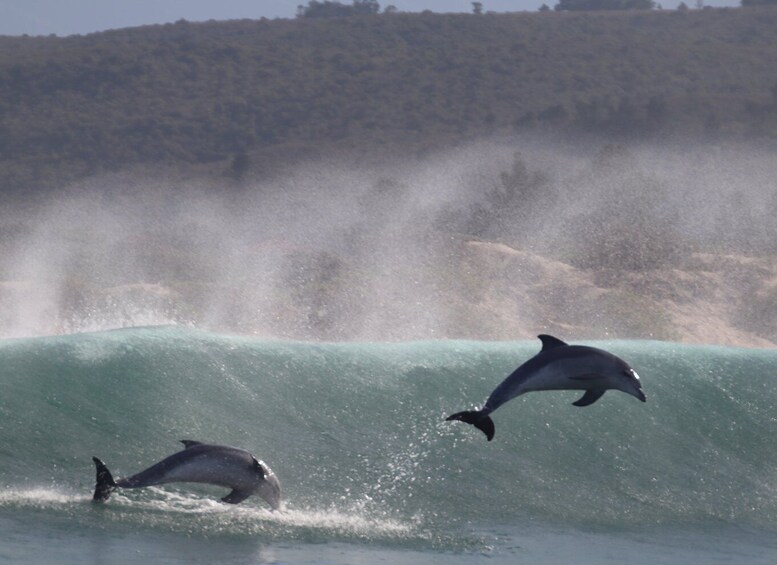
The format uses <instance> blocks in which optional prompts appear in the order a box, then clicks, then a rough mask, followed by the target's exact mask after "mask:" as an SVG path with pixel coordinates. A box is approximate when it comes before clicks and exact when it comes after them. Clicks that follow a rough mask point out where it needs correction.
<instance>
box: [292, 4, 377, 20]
mask: <svg viewBox="0 0 777 565" xmlns="http://www.w3.org/2000/svg"><path fill="white" fill-rule="evenodd" d="M378 12H380V4H379V3H378V2H377V0H353V4H351V5H350V6H348V5H346V4H342V3H341V2H332V1H330V0H324V1H323V2H320V1H319V0H310V1H309V2H308V5H307V6H303V5H302V4H300V5H299V6H297V17H298V18H345V17H348V16H357V15H371V14H377V13H378Z"/></svg>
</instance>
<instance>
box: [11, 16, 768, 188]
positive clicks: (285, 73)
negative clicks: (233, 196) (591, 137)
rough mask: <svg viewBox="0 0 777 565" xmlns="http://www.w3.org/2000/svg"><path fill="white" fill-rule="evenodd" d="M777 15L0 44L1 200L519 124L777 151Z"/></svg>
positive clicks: (344, 23) (301, 29)
mask: <svg viewBox="0 0 777 565" xmlns="http://www.w3.org/2000/svg"><path fill="white" fill-rule="evenodd" d="M775 45H777V10H774V9H771V8H768V7H762V8H759V7H754V8H749V9H722V10H691V11H684V12H679V11H651V12H644V11H617V12H595V13H592V12H542V13H516V14H484V15H474V14H432V13H422V14H401V13H390V14H377V15H369V16H358V17H349V18H336V19H316V18H298V19H296V20H274V21H269V20H261V21H247V20H245V21H232V22H223V23H219V22H209V23H201V24H191V23H187V22H185V21H180V22H178V23H176V24H169V25H164V26H148V27H142V28H132V29H124V30H116V31H110V32H105V33H99V34H91V35H87V36H73V37H67V38H57V37H35V38H31V37H0V190H2V191H3V192H6V193H8V192H10V191H14V190H24V189H27V188H30V187H45V186H58V185H61V184H62V183H64V182H67V181H69V180H73V179H76V178H79V177H83V176H86V175H89V174H93V173H99V172H104V171H112V170H118V169H123V168H127V167H131V166H133V165H144V166H148V165H153V164H158V165H161V166H169V165H185V166H192V165H197V166H205V167H207V166H209V164H212V163H222V164H225V166H229V164H231V165H232V167H233V173H234V175H235V176H240V175H241V174H242V173H243V172H244V171H245V170H246V169H247V168H249V167H256V166H260V167H261V166H262V159H261V158H262V156H267V155H272V161H273V162H277V161H278V160H283V159H292V158H293V157H294V156H295V155H296V154H297V152H299V151H303V150H304V149H305V148H309V147H320V146H330V145H337V144H340V145H345V146H359V147H366V146H370V147H376V148H384V150H388V149H390V148H394V147H396V146H398V145H404V144H408V143H420V144H425V145H427V146H431V145H435V144H437V145H440V144H445V143H449V142H451V141H455V140H461V139H467V138H473V137H476V136H480V135H488V134H493V133H510V132H515V131H525V130H530V129H532V128H535V129H541V130H549V129H551V130H561V131H583V132H589V133H590V132H593V133H603V134H606V135H608V136H651V135H652V136H654V135H659V134H661V135H663V134H667V133H682V134H690V135H698V134H704V135H716V136H738V137H751V136H753V137H761V138H764V137H766V138H772V139H773V138H775V137H777V83H776V82H775V81H777V57H775ZM268 160H269V159H268Z"/></svg>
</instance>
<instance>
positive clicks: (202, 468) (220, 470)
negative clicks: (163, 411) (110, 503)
mask: <svg viewBox="0 0 777 565" xmlns="http://www.w3.org/2000/svg"><path fill="white" fill-rule="evenodd" d="M181 443H182V444H184V450H183V451H179V452H178V453H173V454H172V455H171V456H169V457H167V458H165V459H162V460H161V461H160V462H159V463H156V464H155V465H152V466H151V467H149V468H148V469H146V470H145V471H141V472H140V473H137V474H135V475H132V476H131V477H127V478H125V479H118V480H114V478H113V476H112V475H111V472H110V471H109V470H108V467H106V466H105V463H103V462H102V461H100V460H99V459H98V458H97V457H92V461H94V464H95V467H97V484H95V487H94V496H93V497H92V500H94V501H95V502H104V501H106V500H108V498H109V497H110V496H111V492H113V490H114V489H116V488H142V487H150V486H154V485H162V484H165V483H177V482H184V483H206V484H211V485H218V486H223V487H227V488H231V489H232V492H230V493H229V494H228V495H227V496H225V497H224V498H222V499H221V500H222V501H224V502H228V503H230V504H238V503H240V502H243V501H244V500H245V499H246V498H248V497H249V496H251V495H252V494H258V495H259V496H261V497H262V498H263V499H264V500H265V501H266V502H267V503H268V504H269V505H270V506H271V507H272V509H273V510H277V509H279V508H280V506H281V483H280V481H278V478H277V477H276V476H275V473H273V472H272V470H271V469H270V468H269V467H268V466H267V465H266V464H265V463H264V462H263V461H260V460H259V459H257V458H256V457H254V456H253V455H252V454H251V453H249V452H248V451H245V450H243V449H238V448H236V447H227V446H224V445H209V444H205V443H200V442H198V441H191V440H188V439H184V440H181Z"/></svg>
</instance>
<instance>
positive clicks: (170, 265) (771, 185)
mask: <svg viewBox="0 0 777 565" xmlns="http://www.w3.org/2000/svg"><path fill="white" fill-rule="evenodd" d="M516 153H518V154H516ZM775 218H777V162H776V161H775V160H774V159H773V155H772V154H770V153H769V152H768V151H766V150H760V149H756V148H748V147H742V146H725V145H707V146H694V147H690V148H683V147H680V148H678V147H671V148H660V147H650V146H637V147H630V148H628V149H625V148H622V147H619V146H607V145H605V144H602V143H589V144H577V145H572V144H570V145H563V144H560V143H555V142H536V141H527V140H520V139H519V140H511V141H509V142H507V141H499V142H496V141H492V142H481V143H475V144H472V145H469V146H467V147H462V148H459V149H455V150H450V151H447V152H440V153H437V154H430V155H424V156H422V157H420V156H419V157H417V158H413V159H408V158H404V159H396V160H394V159H390V158H386V159H383V160H382V161H380V162H369V163H356V162H354V161H350V162H346V161H343V162H332V161H311V162H307V163H303V164H299V165H298V166H297V167H296V168H294V169H293V170H288V171H286V172H285V173H283V174H278V175H276V176H274V177H273V178H271V179H265V180H252V179H251V178H247V179H245V180H244V181H242V182H240V183H236V182H234V181H231V180H228V179H214V178H213V177H211V178H204V177H203V178H195V179H184V178H181V176H180V175H178V176H169V177H167V178H162V177H161V176H160V175H148V176H146V175H142V174H129V173H126V174H120V175H115V176H105V177H99V178H97V177H96V178H92V179H89V180H87V181H85V182H83V183H81V184H80V185H78V186H72V187H68V188H67V189H63V190H61V191H58V192H55V193H52V194H51V195H50V196H47V198H46V199H45V200H44V201H39V202H38V203H36V204H34V205H31V204H29V203H28V204H27V205H25V206H22V205H14V204H13V203H8V204H7V205H5V206H4V208H3V211H2V215H0V228H2V229H1V230H0V235H2V237H1V238H0V246H1V250H2V257H0V299H1V300H2V301H3V304H4V308H3V310H2V314H0V336H1V337H19V336H37V335H50V334H61V333H72V332H78V331H86V330H102V329H110V328H117V327H126V326H137V325H155V324H179V325H184V326H193V327H199V328H203V329H209V330H214V331H229V332H239V333H247V334H254V335H258V336H262V337H290V338H298V339H325V340H407V339H428V338H445V337H467V338H494V337H496V338H502V337H515V338H518V337H525V336H524V335H514V333H512V334H508V335H505V334H503V333H500V325H502V324H503V323H504V321H505V320H508V321H510V324H511V325H510V331H511V332H517V331H519V330H520V329H521V328H525V333H526V336H528V335H530V334H531V332H532V331H534V329H535V328H536V327H537V324H538V323H540V322H538V320H542V319H544V318H548V317H550V316H549V315H548V312H549V311H550V310H553V311H554V312H557V313H560V315H559V316H558V318H559V320H557V321H558V322H559V323H564V322H565V320H564V318H570V317H574V316H572V314H569V315H565V301H566V302H569V301H570V296H569V294H570V293H568V292H567V293H565V292H563V290H564V289H563V288H561V289H560V290H559V292H558V293H557V294H558V295H554V294H553V292H549V291H548V290H547V289H545V288H544V287H543V289H542V292H543V293H544V294H543V298H542V299H537V298H536V297H534V298H532V297H531V296H529V295H528V294H527V292H529V291H525V288H527V285H531V284H535V285H536V284H537V283H538V276H539V275H538V273H537V270H536V269H534V270H532V269H528V268H522V269H513V270H512V271H510V272H498V273H497V272H496V271H495V269H496V270H498V269H499V268H500V267H499V265H500V263H499V261H500V260H501V259H500V258H499V257H496V258H495V259H493V258H490V259H487V260H484V259H483V257H485V256H486V255H488V253H491V254H493V253H494V250H495V249H502V248H494V247H488V248H478V247H476V246H473V245H470V243H471V242H473V241H475V242H476V241H487V242H495V243H504V244H506V245H509V246H510V247H512V248H514V249H517V250H520V251H521V252H527V253H528V252H530V253H532V254H536V255H537V256H541V257H544V258H546V259H548V260H553V261H558V262H561V263H564V264H569V265H573V266H575V267H576V268H579V269H583V270H586V269H587V270H588V271H592V270H596V271H602V272H620V271H621V270H623V271H627V272H644V271H646V270H651V269H670V268H674V267H678V266H682V265H683V261H686V260H687V258H688V257H689V256H690V254H691V253H693V252H699V251H702V252H710V251H711V252H715V253H725V254H739V255H770V256H774V254H775V253H774V252H775V249H776V248H777V219H775ZM532 257H534V255H532ZM484 261H485V262H484ZM554 265H558V264H557V263H554ZM543 268H544V269H545V271H548V272H544V271H543V272H544V276H547V277H550V279H553V275H554V272H552V269H551V270H550V271H549V270H548V269H550V268H551V267H547V268H546V267H545V266H543ZM553 268H557V267H553ZM559 268H560V267H559ZM556 275H558V273H556ZM495 277H497V278H498V277H502V278H503V279H504V280H503V283H502V287H500V290H498V291H496V290H494V288H495V287H494V285H495V283H494V280H495ZM556 280H563V277H558V276H557V278H556ZM565 294H566V295H565ZM473 304H476V305H477V306H476V307H475V306H473ZM537 304H540V306H541V307H542V308H543V309H544V308H549V309H550V310H547V311H546V310H539V309H538V308H540V307H539V306H538V305H537ZM576 315H577V316H583V314H581V313H579V312H578V313H577V314H576ZM617 317H618V316H617V315H608V316H604V315H603V317H602V319H601V320H600V321H595V322H594V323H595V324H599V325H600V326H601V328H599V327H598V326H597V328H596V330H597V331H598V330H599V329H601V332H605V331H607V330H608V329H609V331H610V334H608V335H614V336H616V337H617V336H618V335H619V332H618V330H617V324H615V322H616V321H617V320H615V318H617ZM589 318H590V316H589ZM567 321H568V320H567ZM524 322H525V323H524ZM614 324H615V325H614ZM516 328H518V330H517V329H516ZM573 333H574V332H573ZM621 333H626V334H627V333H628V331H626V330H624V331H623V332H621ZM623 337H633V336H631V335H624V336H623ZM637 337H640V336H637Z"/></svg>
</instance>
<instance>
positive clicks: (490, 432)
mask: <svg viewBox="0 0 777 565" xmlns="http://www.w3.org/2000/svg"><path fill="white" fill-rule="evenodd" d="M450 420H461V421H462V422H466V423H467V424H472V425H473V426H475V427H476V428H477V429H479V430H480V431H481V432H483V433H484V434H486V438H487V439H488V441H491V440H492V439H494V433H495V432H496V427H495V426H494V421H493V420H492V419H491V417H490V416H489V415H488V414H483V411H482V410H465V411H464V412H456V413H455V414H451V415H450V416H448V417H447V418H445V421H446V422H449V421H450Z"/></svg>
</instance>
